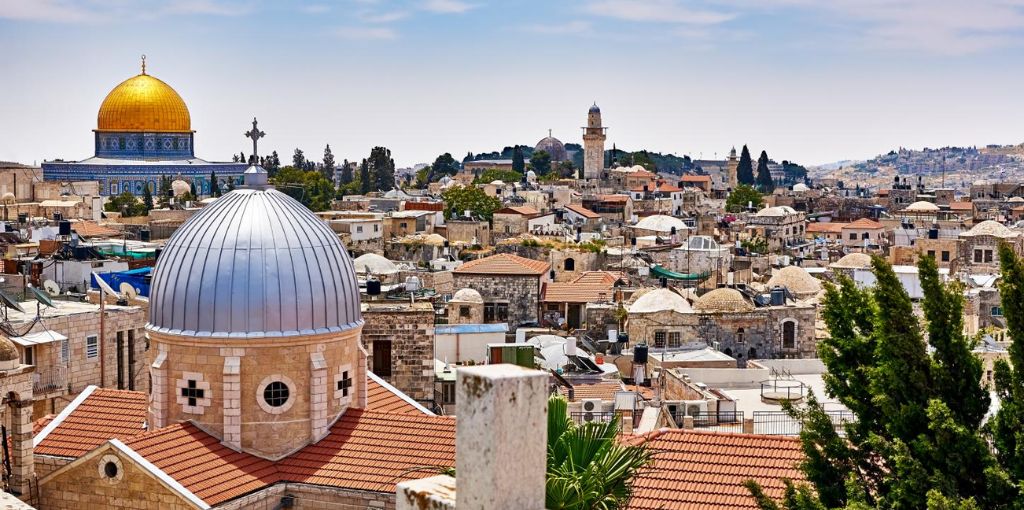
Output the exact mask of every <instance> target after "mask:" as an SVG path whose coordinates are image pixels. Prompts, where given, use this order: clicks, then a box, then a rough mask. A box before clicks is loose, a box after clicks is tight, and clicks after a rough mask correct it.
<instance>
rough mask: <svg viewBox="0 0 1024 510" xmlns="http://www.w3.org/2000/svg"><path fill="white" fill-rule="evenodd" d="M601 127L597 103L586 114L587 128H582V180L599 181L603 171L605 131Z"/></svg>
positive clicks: (604, 128)
mask: <svg viewBox="0 0 1024 510" xmlns="http://www.w3.org/2000/svg"><path fill="white" fill-rule="evenodd" d="M606 129H608V128H606V127H604V126H602V125H601V109H600V108H598V107H597V103H594V106H591V107H590V113H588V114H587V127H585V128H583V178H584V179H600V178H601V173H602V172H603V171H604V140H605V138H607V137H606V136H605V130H606Z"/></svg>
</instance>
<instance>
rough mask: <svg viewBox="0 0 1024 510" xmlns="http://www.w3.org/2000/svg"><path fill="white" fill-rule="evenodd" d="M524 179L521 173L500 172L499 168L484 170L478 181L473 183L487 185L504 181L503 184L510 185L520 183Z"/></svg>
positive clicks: (511, 171)
mask: <svg viewBox="0 0 1024 510" xmlns="http://www.w3.org/2000/svg"><path fill="white" fill-rule="evenodd" d="M522 179H523V174H521V173H519V172H516V171H513V170H499V169H497V168H491V169H488V170H484V172H483V173H481V174H480V177H477V178H476V179H474V180H473V183H474V184H480V183H483V184H486V183H489V182H494V181H502V182H506V183H509V182H519V181H520V180H522Z"/></svg>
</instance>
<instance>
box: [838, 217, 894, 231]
mask: <svg viewBox="0 0 1024 510" xmlns="http://www.w3.org/2000/svg"><path fill="white" fill-rule="evenodd" d="M846 228H874V229H878V228H885V227H884V226H883V225H882V224H881V223H879V222H877V221H875V220H870V219H868V218H861V219H859V220H857V221H855V222H853V223H850V224H848V225H846Z"/></svg>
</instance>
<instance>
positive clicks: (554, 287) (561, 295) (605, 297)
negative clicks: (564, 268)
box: [541, 282, 613, 303]
mask: <svg viewBox="0 0 1024 510" xmlns="http://www.w3.org/2000/svg"><path fill="white" fill-rule="evenodd" d="M612 294H613V291H612V286H611V285H607V284H604V283H575V282H551V283H548V284H546V285H544V294H543V296H542V297H541V301H545V302H548V303H598V302H602V301H611V299H612Z"/></svg>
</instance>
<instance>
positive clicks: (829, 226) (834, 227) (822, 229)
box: [806, 221, 849, 234]
mask: <svg viewBox="0 0 1024 510" xmlns="http://www.w3.org/2000/svg"><path fill="white" fill-rule="evenodd" d="M847 225H849V223H836V222H831V221H828V222H824V223H820V222H814V223H808V224H807V230H806V232H807V233H808V234H814V233H822V234H826V233H827V234H838V233H840V232H842V230H843V228H845V227H846V226H847Z"/></svg>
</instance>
